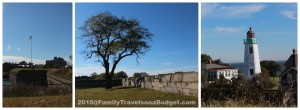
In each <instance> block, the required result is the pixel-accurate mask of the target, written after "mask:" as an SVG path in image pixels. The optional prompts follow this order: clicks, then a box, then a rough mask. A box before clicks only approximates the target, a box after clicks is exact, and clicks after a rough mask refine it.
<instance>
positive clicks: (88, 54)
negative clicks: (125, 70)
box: [80, 12, 153, 89]
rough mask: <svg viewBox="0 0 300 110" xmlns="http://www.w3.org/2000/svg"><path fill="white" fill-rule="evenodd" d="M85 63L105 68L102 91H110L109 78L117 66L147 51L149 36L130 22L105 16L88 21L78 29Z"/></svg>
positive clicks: (137, 24)
mask: <svg viewBox="0 0 300 110" xmlns="http://www.w3.org/2000/svg"><path fill="white" fill-rule="evenodd" d="M80 29H81V30H82V31H83V34H82V35H81V37H80V38H81V40H82V41H83V42H84V45H85V47H86V49H84V50H83V52H82V53H83V54H84V55H85V58H86V59H91V58H92V57H96V58H98V60H97V61H99V62H101V64H102V65H101V66H103V67H104V68H105V77H106V81H107V85H106V88H107V89H110V88H112V74H114V72H115V69H116V67H117V64H118V63H119V62H120V61H121V60H122V59H123V58H125V57H127V56H133V55H134V56H136V59H137V61H138V58H140V56H141V55H144V54H145V53H146V52H147V51H148V50H149V49H150V45H149V42H150V41H152V36H153V35H152V34H151V33H150V32H149V30H148V29H147V28H145V27H143V26H141V25H140V23H139V21H138V20H137V19H134V18H129V19H127V18H125V17H121V18H118V17H117V16H114V15H112V14H111V13H109V12H103V13H100V14H97V15H95V16H92V17H90V18H89V19H88V20H86V21H85V23H84V24H83V25H82V26H81V28H80Z"/></svg>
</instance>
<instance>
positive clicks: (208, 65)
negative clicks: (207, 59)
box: [203, 64, 236, 70]
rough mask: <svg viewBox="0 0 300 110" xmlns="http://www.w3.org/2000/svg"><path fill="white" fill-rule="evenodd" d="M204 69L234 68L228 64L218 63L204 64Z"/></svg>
mask: <svg viewBox="0 0 300 110" xmlns="http://www.w3.org/2000/svg"><path fill="white" fill-rule="evenodd" d="M203 69H205V70H219V69H236V68H233V67H230V66H224V65H218V64H205V66H204V68H203Z"/></svg>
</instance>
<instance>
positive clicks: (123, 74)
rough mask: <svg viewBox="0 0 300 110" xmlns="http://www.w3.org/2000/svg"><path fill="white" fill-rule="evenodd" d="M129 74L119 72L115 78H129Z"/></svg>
mask: <svg viewBox="0 0 300 110" xmlns="http://www.w3.org/2000/svg"><path fill="white" fill-rule="evenodd" d="M127 77H128V76H127V74H126V73H125V72H124V71H120V72H117V73H116V74H115V75H114V78H127Z"/></svg>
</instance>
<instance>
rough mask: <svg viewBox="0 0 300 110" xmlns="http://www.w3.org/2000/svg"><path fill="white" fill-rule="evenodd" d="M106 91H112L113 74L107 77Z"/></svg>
mask: <svg viewBox="0 0 300 110" xmlns="http://www.w3.org/2000/svg"><path fill="white" fill-rule="evenodd" d="M105 88H106V89H112V77H111V74H109V75H107V76H106V87H105Z"/></svg>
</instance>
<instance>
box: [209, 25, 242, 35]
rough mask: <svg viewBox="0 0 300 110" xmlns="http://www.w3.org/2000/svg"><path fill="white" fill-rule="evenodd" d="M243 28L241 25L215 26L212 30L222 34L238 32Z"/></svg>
mask: <svg viewBox="0 0 300 110" xmlns="http://www.w3.org/2000/svg"><path fill="white" fill-rule="evenodd" d="M242 29H243V28H242V27H222V26H216V27H215V28H214V31H215V32H217V33H222V34H233V33H237V32H240V31H241V30H242Z"/></svg>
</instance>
